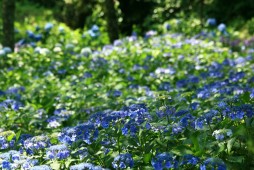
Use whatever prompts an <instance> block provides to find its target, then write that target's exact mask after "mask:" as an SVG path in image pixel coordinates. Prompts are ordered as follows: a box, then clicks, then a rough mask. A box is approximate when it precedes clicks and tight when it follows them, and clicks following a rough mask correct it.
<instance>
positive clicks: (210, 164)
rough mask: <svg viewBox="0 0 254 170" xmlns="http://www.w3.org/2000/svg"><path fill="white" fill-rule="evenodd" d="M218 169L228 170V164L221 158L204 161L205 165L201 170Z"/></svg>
mask: <svg viewBox="0 0 254 170" xmlns="http://www.w3.org/2000/svg"><path fill="white" fill-rule="evenodd" d="M207 168H208V169H210V168H211V169H218V170H226V169H227V167H226V164H225V163H224V162H223V161H222V160H221V159H219V158H208V159H206V160H205V161H204V163H203V164H201V165H200V170H206V169H207Z"/></svg>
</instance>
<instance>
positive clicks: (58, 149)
mask: <svg viewBox="0 0 254 170" xmlns="http://www.w3.org/2000/svg"><path fill="white" fill-rule="evenodd" d="M69 156H70V151H69V149H68V148H67V146H66V145H53V146H50V147H49V148H47V151H46V157H47V159H59V160H62V159H66V158H67V157H69Z"/></svg>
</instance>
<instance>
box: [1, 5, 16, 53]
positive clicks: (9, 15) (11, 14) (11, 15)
mask: <svg viewBox="0 0 254 170" xmlns="http://www.w3.org/2000/svg"><path fill="white" fill-rule="evenodd" d="M2 20H3V46H6V47H10V48H11V49H12V50H14V44H15V40H14V20H15V0H2Z"/></svg>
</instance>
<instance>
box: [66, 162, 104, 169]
mask: <svg viewBox="0 0 254 170" xmlns="http://www.w3.org/2000/svg"><path fill="white" fill-rule="evenodd" d="M70 170H104V169H103V168H102V167H100V166H95V165H93V164H91V163H81V164H77V165H72V166H71V167H70Z"/></svg>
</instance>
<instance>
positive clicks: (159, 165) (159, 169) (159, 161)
mask: <svg viewBox="0 0 254 170" xmlns="http://www.w3.org/2000/svg"><path fill="white" fill-rule="evenodd" d="M151 163H152V166H153V168H154V169H156V170H163V169H164V168H165V169H170V168H177V167H178V161H177V160H176V159H175V158H174V157H173V156H172V155H171V154H169V153H165V152H164V153H160V154H157V155H156V156H155V157H154V158H153V159H152V162H151Z"/></svg>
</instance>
